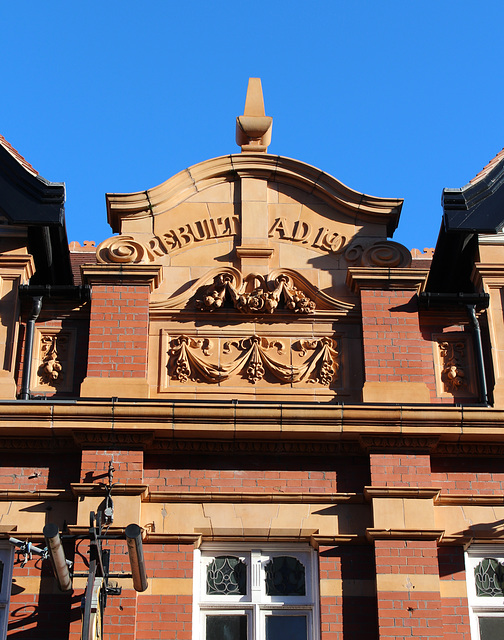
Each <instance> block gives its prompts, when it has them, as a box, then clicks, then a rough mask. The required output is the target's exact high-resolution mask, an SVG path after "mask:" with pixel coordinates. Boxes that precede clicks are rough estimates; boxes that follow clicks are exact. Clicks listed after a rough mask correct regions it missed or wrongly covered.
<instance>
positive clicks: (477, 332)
mask: <svg viewBox="0 0 504 640" xmlns="http://www.w3.org/2000/svg"><path fill="white" fill-rule="evenodd" d="M466 309H467V313H468V314H469V318H470V319H471V324H472V326H473V329H474V348H475V350H476V361H477V363H478V377H479V384H480V392H481V401H482V402H483V404H484V405H485V406H486V407H488V390H487V383H486V376H485V361H484V359H483V343H482V341H481V327H480V323H479V320H478V317H477V316H476V305H475V304H468V305H467V306H466Z"/></svg>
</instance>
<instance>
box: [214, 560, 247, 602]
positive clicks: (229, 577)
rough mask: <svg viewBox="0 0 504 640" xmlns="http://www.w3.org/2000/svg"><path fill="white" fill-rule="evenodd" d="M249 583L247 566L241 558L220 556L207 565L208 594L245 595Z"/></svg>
mask: <svg viewBox="0 0 504 640" xmlns="http://www.w3.org/2000/svg"><path fill="white" fill-rule="evenodd" d="M246 585H247V567H246V566H245V563H244V562H242V561H241V560H240V558H235V557H234V556H218V557H217V558H214V559H213V560H212V562H211V563H210V564H209V565H208V567H207V590H206V592H207V594H208V595H209V596H216V595H226V596H228V595H240V596H244V595H245V593H246Z"/></svg>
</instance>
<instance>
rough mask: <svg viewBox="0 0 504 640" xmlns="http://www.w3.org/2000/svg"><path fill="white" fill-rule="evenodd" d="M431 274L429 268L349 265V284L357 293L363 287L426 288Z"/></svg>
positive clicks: (347, 280) (420, 289)
mask: <svg viewBox="0 0 504 640" xmlns="http://www.w3.org/2000/svg"><path fill="white" fill-rule="evenodd" d="M428 275H429V271H428V269H414V268H387V267H349V268H348V271H347V278H346V283H347V286H348V287H349V288H350V289H351V290H352V291H353V292H355V293H358V292H359V291H360V290H361V289H379V290H390V289H394V290H413V291H416V292H417V293H420V292H421V291H423V290H424V288H425V284H426V282H427V276H428Z"/></svg>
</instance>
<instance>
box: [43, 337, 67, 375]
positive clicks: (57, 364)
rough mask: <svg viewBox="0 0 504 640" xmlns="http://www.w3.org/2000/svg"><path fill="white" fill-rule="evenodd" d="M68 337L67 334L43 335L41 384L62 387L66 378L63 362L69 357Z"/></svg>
mask: <svg viewBox="0 0 504 640" xmlns="http://www.w3.org/2000/svg"><path fill="white" fill-rule="evenodd" d="M68 341H69V339H68V335H67V334H65V333H58V334H47V335H44V334H43V335H42V336H41V339H40V355H41V360H42V363H41V365H40V366H39V368H38V372H37V373H38V376H39V380H40V384H49V385H51V386H54V387H56V386H58V385H60V384H61V383H62V382H63V380H64V376H65V371H64V367H63V362H65V361H66V359H67V355H68Z"/></svg>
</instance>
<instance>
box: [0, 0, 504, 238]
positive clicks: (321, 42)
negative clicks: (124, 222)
mask: <svg viewBox="0 0 504 640" xmlns="http://www.w3.org/2000/svg"><path fill="white" fill-rule="evenodd" d="M7 4H8V3H3V6H2V8H0V20H1V22H2V27H3V28H2V54H3V55H2V59H3V64H2V73H1V77H2V85H3V90H2V99H1V100H0V133H1V134H2V135H4V136H5V138H7V140H8V141H9V142H10V143H11V144H12V145H13V146H14V147H15V148H16V149H17V150H18V151H19V152H20V153H21V154H22V155H24V156H25V157H26V159H27V160H28V161H29V162H31V163H32V164H33V165H34V167H35V168H36V169H37V170H38V171H39V172H40V174H41V175H42V176H44V177H45V178H47V179H48V180H51V181H62V182H65V183H66V188H67V202H66V219H67V228H68V236H69V240H78V241H79V242H82V241H83V240H96V241H97V242H100V241H101V240H104V239H105V238H107V237H109V236H110V235H112V233H111V230H110V227H109V226H108V224H107V222H106V207H105V196H104V194H105V193H106V192H131V191H140V190H145V189H148V188H151V187H153V186H155V185H157V184H160V183H161V182H163V181H165V180H166V179H168V178H169V177H170V176H172V175H174V174H175V173H177V172H178V171H181V170H182V169H184V168H186V167H188V166H191V165H193V164H196V163H197V162H200V161H202V160H205V159H207V158H211V157H215V156H219V155H225V154H228V153H234V152H238V151H239V148H238V147H237V146H236V144H235V141H234V127H235V124H234V123H235V117H236V116H237V115H240V114H242V113H243V107H244V101H245V92H246V87H247V81H248V78H249V76H254V77H256V76H259V77H261V78H262V83H263V91H264V98H265V105H266V113H267V115H271V116H273V119H274V123H273V141H272V144H271V146H270V148H269V152H270V153H273V154H280V155H285V156H289V157H294V158H298V159H300V160H302V161H304V162H307V163H310V164H313V165H315V166H317V167H319V168H321V169H323V170H324V171H326V172H328V173H330V174H332V175H333V176H335V177H336V178H338V179H339V180H341V181H342V182H344V183H345V184H347V185H348V186H350V187H352V188H353V189H356V190H357V191H363V192H365V193H368V194H371V195H374V196H385V197H402V198H404V199H405V203H404V207H403V212H402V216H401V222H400V225H399V229H398V230H397V231H396V233H395V234H394V239H395V240H397V241H398V242H402V243H403V244H405V245H406V246H407V247H409V248H413V247H417V248H420V249H422V248H423V247H432V246H434V245H435V242H436V238H437V234H438V231H439V225H440V221H441V206H440V198H441V192H442V189H443V187H461V186H463V185H464V184H466V183H467V182H468V181H469V180H470V179H471V178H472V177H473V176H474V175H475V174H476V173H477V172H478V171H479V170H480V169H481V168H482V167H483V166H484V165H485V164H486V163H487V162H488V161H489V160H490V159H491V158H492V157H493V156H494V155H495V154H496V153H497V152H498V151H500V149H501V148H502V147H503V146H504V125H503V115H502V105H503V103H504V100H503V98H504V83H503V81H502V77H501V75H502V74H501V70H500V66H501V64H500V63H501V60H502V54H503V50H504V39H503V38H502V26H503V24H504V3H503V2H502V1H499V2H497V1H495V2H494V1H492V0H487V1H486V2H484V3H476V2H469V1H465V0H459V1H457V2H456V1H450V2H449V1H443V0H437V1H431V0H423V1H421V2H420V1H419V2H416V1H412V0H402V1H396V0H389V1H387V0H381V1H377V0H375V1H373V2H371V1H358V0H347V1H346V2H343V1H341V0H330V1H325V0H319V1H316V0H314V2H313V3H311V4H310V5H309V4H308V3H307V2H300V1H298V0H290V1H289V2H287V1H279V0H277V1H275V0H270V1H269V2H264V1H262V0H256V1H255V2H253V3H251V2H242V1H240V0H234V2H227V1H219V0H214V2H208V1H206V2H203V1H200V0H193V1H192V2H190V3H181V2H175V1H173V2H172V1H171V0H144V2H138V0H137V1H136V2H133V1H131V0H122V1H120V2H119V1H116V0H105V1H104V0H101V2H97V1H95V0H89V1H88V2H85V3H81V2H71V1H70V2H69V1H68V0H66V1H65V2H56V1H51V0H46V1H45V2H39V1H37V2H34V1H25V0H19V1H18V2H17V4H14V3H9V5H10V6H7Z"/></svg>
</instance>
